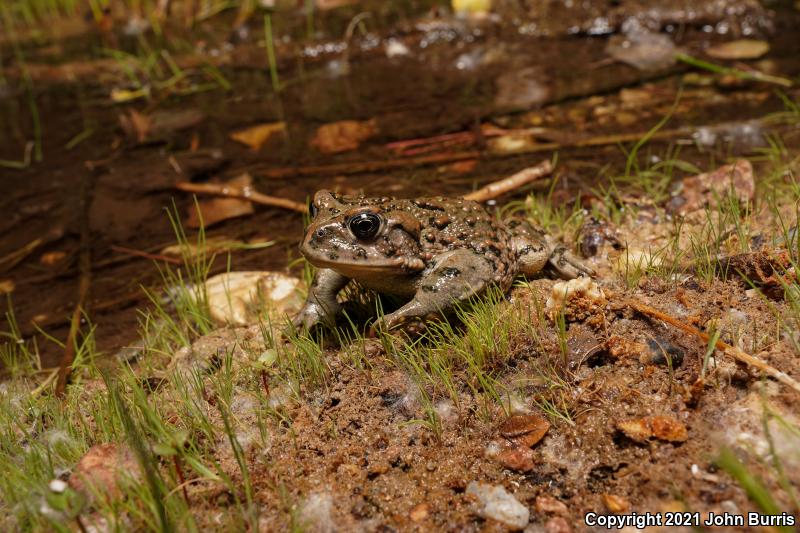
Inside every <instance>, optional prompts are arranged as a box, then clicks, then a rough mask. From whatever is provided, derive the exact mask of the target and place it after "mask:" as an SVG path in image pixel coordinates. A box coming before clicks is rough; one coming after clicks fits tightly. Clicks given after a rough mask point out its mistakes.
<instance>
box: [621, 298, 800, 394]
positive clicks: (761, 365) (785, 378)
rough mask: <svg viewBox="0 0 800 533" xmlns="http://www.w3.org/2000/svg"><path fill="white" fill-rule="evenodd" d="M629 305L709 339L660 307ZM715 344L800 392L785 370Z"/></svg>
mask: <svg viewBox="0 0 800 533" xmlns="http://www.w3.org/2000/svg"><path fill="white" fill-rule="evenodd" d="M627 305H628V306H629V307H630V308H631V309H633V310H635V311H637V312H639V313H642V314H644V315H647V316H650V317H653V318H656V319H658V320H663V321H664V322H666V323H668V324H671V325H673V326H675V327H676V328H679V329H681V330H683V331H685V332H687V333H690V334H692V335H694V336H696V337H698V338H699V339H700V340H702V341H703V342H708V341H709V336H708V335H707V334H706V333H703V332H702V331H700V330H699V329H697V328H695V327H694V326H690V325H689V324H686V323H684V322H681V321H680V320H678V319H677V318H674V317H672V316H670V315H668V314H666V313H664V312H662V311H659V310H658V309H654V308H652V307H650V306H649V305H646V304H643V303H639V302H636V301H633V300H628V301H627ZM715 346H716V348H717V350H721V351H722V352H723V353H724V354H726V355H728V356H729V357H733V358H734V359H736V360H737V361H740V362H742V363H744V364H746V365H748V366H752V367H754V368H757V369H758V370H761V371H762V372H764V373H765V374H767V375H768V376H770V377H772V378H775V379H776V380H778V381H780V382H781V383H783V384H784V385H786V386H787V387H790V388H791V389H793V390H794V391H795V392H800V383H798V382H797V381H796V380H795V379H794V378H792V377H791V376H789V375H788V374H786V373H785V372H782V371H780V370H778V369H777V368H775V367H772V366H770V365H769V364H767V363H765V362H764V361H762V360H761V359H758V358H757V357H754V356H752V355H750V354H748V353H746V352H743V351H742V350H740V349H739V348H736V347H735V346H731V345H730V344H728V343H726V342H723V341H721V340H717V342H716V344H715Z"/></svg>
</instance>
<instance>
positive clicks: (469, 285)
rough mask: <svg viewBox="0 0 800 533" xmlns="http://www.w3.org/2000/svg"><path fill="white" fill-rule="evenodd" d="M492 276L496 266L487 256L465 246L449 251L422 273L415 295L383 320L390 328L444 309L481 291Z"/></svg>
mask: <svg viewBox="0 0 800 533" xmlns="http://www.w3.org/2000/svg"><path fill="white" fill-rule="evenodd" d="M493 276H494V267H493V266H492V264H491V263H490V262H489V261H488V260H487V259H486V258H485V257H484V256H482V255H480V254H476V253H475V252H473V251H471V250H466V249H460V250H453V251H451V252H446V253H444V254H442V256H441V257H439V258H437V259H436V262H435V264H434V265H432V266H431V267H430V268H429V270H428V271H427V272H426V273H424V274H423V276H422V279H421V280H420V283H419V287H418V289H417V292H416V294H415V295H414V298H413V299H412V300H411V301H410V302H408V303H407V304H405V305H404V306H402V307H401V308H400V309H398V310H397V311H395V312H393V313H390V314H388V315H386V316H385V317H384V318H383V323H384V324H385V325H386V326H387V327H389V328H391V327H393V326H396V325H397V324H399V323H401V322H403V321H404V320H408V319H410V318H417V317H424V316H425V315H428V314H430V313H442V312H445V311H447V310H448V309H450V308H451V307H453V306H454V305H455V304H457V303H458V302H463V301H465V300H467V299H468V298H470V297H471V296H474V295H475V294H478V293H479V292H481V291H482V290H483V289H484V288H485V287H486V285H487V284H488V283H489V282H490V281H492V279H493Z"/></svg>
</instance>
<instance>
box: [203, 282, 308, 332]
mask: <svg viewBox="0 0 800 533" xmlns="http://www.w3.org/2000/svg"><path fill="white" fill-rule="evenodd" d="M299 287H300V280H299V279H297V278H295V277H292V276H287V275H286V274H282V273H280V272H260V271H255V272H227V273H224V274H219V275H217V276H214V277H212V278H209V279H208V280H207V281H206V293H207V295H208V307H209V310H210V312H211V318H213V319H214V320H215V321H216V322H218V323H220V324H231V325H238V326H243V325H247V324H253V323H256V322H258V319H259V316H260V315H261V314H262V313H263V312H264V311H265V310H266V312H267V313H268V314H269V316H270V318H271V319H272V321H273V322H274V323H276V324H277V323H283V321H284V320H285V315H286V314H289V315H292V314H294V313H296V312H297V311H298V310H299V309H300V306H301V305H302V303H303V300H302V298H301V297H300V294H299V292H298V289H299ZM265 308H266V309H265Z"/></svg>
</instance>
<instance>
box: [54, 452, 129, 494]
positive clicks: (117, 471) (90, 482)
mask: <svg viewBox="0 0 800 533" xmlns="http://www.w3.org/2000/svg"><path fill="white" fill-rule="evenodd" d="M140 477H141V471H140V469H139V463H138V461H136V458H135V457H134V455H133V452H132V450H131V449H130V448H128V447H127V446H125V445H124V444H117V443H114V442H110V443H106V444H97V445H95V446H92V447H91V448H89V450H88V451H87V452H86V453H85V454H84V456H83V457H81V460H80V461H78V464H77V465H76V466H75V469H74V470H73V471H72V475H71V476H70V477H69V485H70V487H72V488H73V489H74V490H76V491H79V492H83V493H84V494H85V495H86V496H89V497H91V496H93V495H95V494H100V495H103V496H104V497H105V498H107V499H109V500H115V499H118V498H120V497H121V496H122V494H123V492H124V491H123V490H122V487H123V485H124V484H125V483H126V482H127V481H136V480H137V479H138V478H140Z"/></svg>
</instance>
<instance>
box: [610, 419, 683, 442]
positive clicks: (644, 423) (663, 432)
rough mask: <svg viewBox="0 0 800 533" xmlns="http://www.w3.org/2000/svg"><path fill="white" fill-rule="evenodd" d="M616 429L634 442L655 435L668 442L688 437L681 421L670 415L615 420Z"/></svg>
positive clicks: (681, 440)
mask: <svg viewBox="0 0 800 533" xmlns="http://www.w3.org/2000/svg"><path fill="white" fill-rule="evenodd" d="M617 429H618V430H620V431H622V432H623V433H624V434H625V435H626V436H627V437H628V438H630V439H631V440H635V441H636V442H641V443H643V442H647V441H648V440H649V439H650V438H652V437H655V438H657V439H659V440H664V441H668V442H685V441H686V439H688V438H689V434H688V431H687V430H686V426H685V425H684V424H683V422H681V421H679V420H677V419H675V418H673V417H671V416H646V417H644V418H639V419H633V420H623V421H620V422H617Z"/></svg>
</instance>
